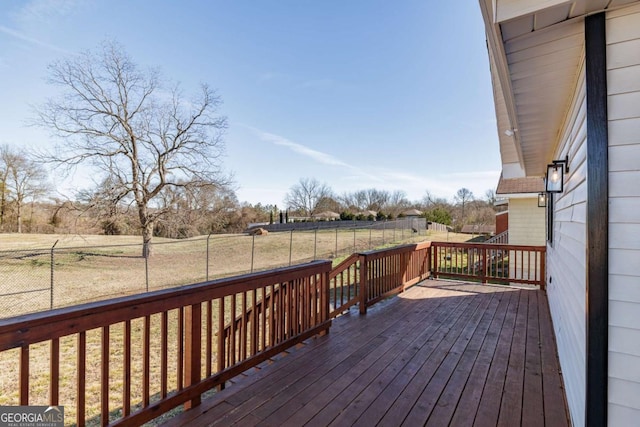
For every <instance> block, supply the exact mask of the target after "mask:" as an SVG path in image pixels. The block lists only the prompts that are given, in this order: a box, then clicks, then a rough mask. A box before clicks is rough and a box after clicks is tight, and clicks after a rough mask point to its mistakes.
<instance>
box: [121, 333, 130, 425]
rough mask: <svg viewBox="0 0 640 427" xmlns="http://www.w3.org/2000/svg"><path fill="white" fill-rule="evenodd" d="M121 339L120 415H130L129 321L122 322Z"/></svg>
mask: <svg viewBox="0 0 640 427" xmlns="http://www.w3.org/2000/svg"><path fill="white" fill-rule="evenodd" d="M123 327H124V336H123V337H122V341H123V343H122V346H123V347H124V348H123V349H122V350H123V351H122V415H124V416H125V417H126V416H127V415H129V414H130V413H131V320H126V321H125V322H124V325H123Z"/></svg>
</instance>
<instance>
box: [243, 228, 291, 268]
mask: <svg viewBox="0 0 640 427" xmlns="http://www.w3.org/2000/svg"><path fill="white" fill-rule="evenodd" d="M255 248H256V235H255V234H254V235H252V236H251V272H252V273H253V254H254V251H255ZM289 265H291V260H289Z"/></svg>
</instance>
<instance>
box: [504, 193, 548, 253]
mask: <svg viewBox="0 0 640 427" xmlns="http://www.w3.org/2000/svg"><path fill="white" fill-rule="evenodd" d="M544 212H545V209H543V208H539V207H538V198H537V195H536V197H534V198H531V199H520V198H510V199H509V244H510V245H530V246H544V244H545V224H544V220H545V218H544Z"/></svg>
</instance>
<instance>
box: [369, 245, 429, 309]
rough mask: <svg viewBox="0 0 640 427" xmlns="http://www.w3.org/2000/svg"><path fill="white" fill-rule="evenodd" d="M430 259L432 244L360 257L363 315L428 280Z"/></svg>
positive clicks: (400, 247)
mask: <svg viewBox="0 0 640 427" xmlns="http://www.w3.org/2000/svg"><path fill="white" fill-rule="evenodd" d="M430 260H431V243H430V242H425V243H419V244H415V245H403V246H397V247H395V248H390V249H381V250H377V251H371V252H364V253H362V254H360V301H359V304H360V313H363V314H364V313H366V312H367V307H369V306H371V305H373V304H375V303H376V302H378V301H380V300H382V299H384V298H387V297H389V296H391V295H394V294H397V293H399V292H402V291H403V290H404V289H406V288H407V287H408V286H411V285H413V284H415V283H418V282H419V281H421V280H424V279H426V278H427V277H429V273H430V271H429V270H430V264H431V262H430Z"/></svg>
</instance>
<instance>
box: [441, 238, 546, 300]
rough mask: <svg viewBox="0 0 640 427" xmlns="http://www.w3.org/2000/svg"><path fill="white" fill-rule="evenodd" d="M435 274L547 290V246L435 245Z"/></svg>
mask: <svg viewBox="0 0 640 427" xmlns="http://www.w3.org/2000/svg"><path fill="white" fill-rule="evenodd" d="M432 246H433V262H432V266H431V270H432V274H433V275H434V276H435V277H455V278H461V279H470V280H479V281H481V282H482V283H488V282H491V283H525V284H532V285H538V286H540V287H541V288H542V289H544V287H545V253H546V247H545V246H520V245H500V244H482V243H477V244H470V243H449V242H433V243H432Z"/></svg>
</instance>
